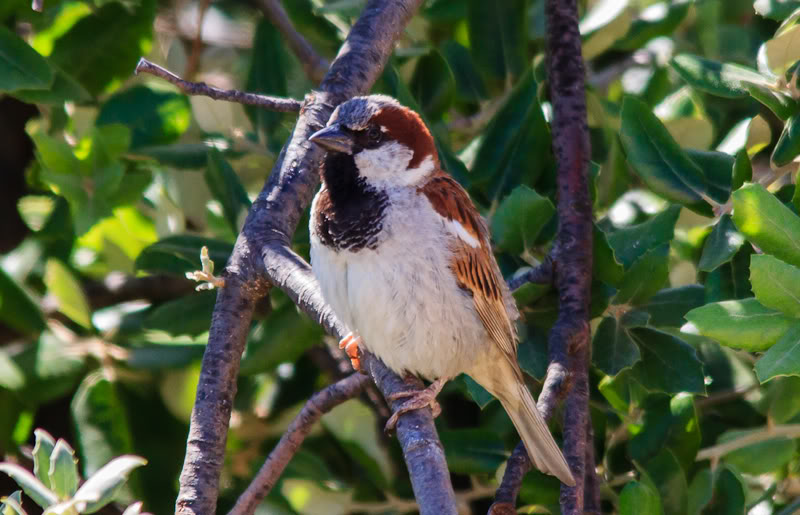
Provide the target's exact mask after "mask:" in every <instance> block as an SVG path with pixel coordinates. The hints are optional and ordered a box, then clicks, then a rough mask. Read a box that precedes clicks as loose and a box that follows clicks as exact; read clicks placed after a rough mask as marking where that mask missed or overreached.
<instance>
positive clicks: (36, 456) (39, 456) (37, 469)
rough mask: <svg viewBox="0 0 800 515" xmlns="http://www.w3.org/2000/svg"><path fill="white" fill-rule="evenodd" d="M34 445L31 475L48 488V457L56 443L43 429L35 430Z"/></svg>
mask: <svg viewBox="0 0 800 515" xmlns="http://www.w3.org/2000/svg"><path fill="white" fill-rule="evenodd" d="M33 434H34V435H36V444H35V445H34V446H33V473H34V475H35V476H36V477H37V478H39V480H40V481H41V482H42V483H43V484H44V485H45V486H46V487H47V488H50V455H51V454H52V453H53V449H54V448H55V446H56V441H55V439H53V437H52V436H51V435H50V433H48V432H47V431H45V430H44V429H41V428H40V429H36V430H35V431H34V432H33Z"/></svg>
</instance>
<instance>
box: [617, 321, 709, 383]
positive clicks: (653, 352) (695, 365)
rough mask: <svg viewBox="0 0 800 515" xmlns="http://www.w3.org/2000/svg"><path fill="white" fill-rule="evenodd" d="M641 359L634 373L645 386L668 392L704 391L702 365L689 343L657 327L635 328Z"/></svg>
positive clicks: (634, 332)
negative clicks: (658, 329)
mask: <svg viewBox="0 0 800 515" xmlns="http://www.w3.org/2000/svg"><path fill="white" fill-rule="evenodd" d="M631 334H632V335H633V337H634V340H635V341H636V343H637V344H638V345H639V350H640V351H641V353H642V359H641V361H639V362H638V363H636V365H634V367H633V374H634V377H635V378H636V380H637V381H639V382H640V383H641V384H642V385H643V386H644V387H645V388H648V389H649V390H653V391H662V392H666V393H678V392H692V393H704V392H705V385H704V381H703V364H702V363H701V362H700V360H699V359H698V358H697V353H696V352H695V350H694V349H693V348H692V347H691V346H690V345H689V344H687V343H686V342H684V341H682V340H680V339H678V338H676V337H674V336H672V335H670V334H667V333H664V332H661V331H657V330H655V329H645V328H639V329H633V330H632V331H631Z"/></svg>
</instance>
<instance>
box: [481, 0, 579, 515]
mask: <svg viewBox="0 0 800 515" xmlns="http://www.w3.org/2000/svg"><path fill="white" fill-rule="evenodd" d="M545 13H546V15H547V20H546V22H547V54H548V77H549V80H550V99H551V103H552V105H553V152H554V154H555V157H556V162H557V163H558V177H557V180H558V219H559V230H558V236H557V239H556V247H555V249H556V255H555V256H554V272H555V285H556V289H557V290H558V294H559V315H558V319H557V320H556V323H555V325H554V326H553V329H552V330H551V331H550V336H549V339H548V344H549V354H550V366H549V367H548V371H547V378H546V379H545V384H544V388H543V390H542V393H541V395H540V396H539V401H538V408H539V410H540V411H541V412H542V414H543V416H545V417H546V418H549V417H550V416H551V415H552V412H553V408H554V407H555V404H556V402H557V400H558V399H559V398H560V397H561V396H562V395H563V393H564V391H565V390H566V389H567V388H566V387H567V386H569V393H568V396H567V402H566V410H565V417H564V418H565V420H564V444H563V450H564V456H565V457H566V459H567V462H568V463H569V465H570V468H571V469H572V474H573V476H574V477H575V480H576V482H577V484H576V485H575V486H574V487H567V486H562V489H561V512H562V513H563V514H564V515H577V514H580V513H583V508H584V482H585V473H586V469H587V467H592V470H593V467H594V464H593V463H587V462H586V459H587V452H586V441H587V436H586V428H587V421H588V410H589V404H588V402H589V382H588V363H589V350H590V349H589V300H590V294H591V270H592V204H591V198H590V195H589V183H588V177H587V175H588V164H589V157H590V155H591V150H590V145H589V132H588V127H587V121H586V97H585V86H584V65H583V58H582V56H581V39H580V34H579V32H578V8H577V1H576V0H547V3H546V4H545ZM530 467H531V464H530V461H529V459H528V457H527V454H526V453H525V452H524V449H523V448H522V446H521V445H519V446H517V449H515V451H514V453H513V454H512V457H511V459H510V460H509V464H508V466H507V468H506V473H505V476H504V477H503V481H502V483H501V486H500V488H499V489H498V491H497V495H496V497H495V504H493V505H492V508H491V509H490V513H494V514H500V513H504V512H503V511H501V510H507V509H509V507H510V508H511V509H513V506H514V504H515V503H516V497H517V493H518V492H519V487H520V485H521V483H522V476H524V474H525V473H526V472H527V471H528V470H530Z"/></svg>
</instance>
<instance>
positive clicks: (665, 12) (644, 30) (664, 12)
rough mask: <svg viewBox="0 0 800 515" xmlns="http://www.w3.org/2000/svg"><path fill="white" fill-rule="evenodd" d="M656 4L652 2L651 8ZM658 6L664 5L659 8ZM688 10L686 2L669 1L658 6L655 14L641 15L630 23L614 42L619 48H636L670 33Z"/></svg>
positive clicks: (615, 46)
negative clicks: (622, 34) (624, 32)
mask: <svg viewBox="0 0 800 515" xmlns="http://www.w3.org/2000/svg"><path fill="white" fill-rule="evenodd" d="M656 5H657V4H653V5H652V6H651V9H652V8H653V7H655V6H656ZM660 7H666V8H665V9H660ZM688 12H689V4H688V3H671V4H670V5H669V6H668V7H667V6H666V5H664V4H662V5H660V6H658V10H657V11H656V13H653V14H655V15H651V16H647V17H641V18H639V19H637V20H634V22H633V23H632V24H631V28H630V29H629V30H628V33H627V34H626V35H625V36H624V37H622V38H620V39H619V41H617V42H616V43H615V44H614V48H616V49H619V50H631V51H633V50H638V49H639V48H641V47H644V45H645V43H647V42H648V41H650V40H651V39H653V38H657V37H659V36H666V35H670V34H672V33H673V32H674V30H675V29H676V28H677V27H678V25H680V23H681V22H682V21H683V19H684V18H685V17H686V13H688Z"/></svg>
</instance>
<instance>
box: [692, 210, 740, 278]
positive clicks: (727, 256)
mask: <svg viewBox="0 0 800 515" xmlns="http://www.w3.org/2000/svg"><path fill="white" fill-rule="evenodd" d="M743 244H744V236H743V235H742V234H741V233H740V232H739V231H737V230H736V226H735V225H734V224H733V219H732V218H731V216H730V215H727V214H725V215H722V216H721V217H720V219H719V221H718V222H717V223H716V225H714V228H713V229H712V230H711V234H709V235H708V237H707V238H706V241H705V243H704V244H703V254H702V255H701V256H700V261H699V263H698V264H697V268H698V269H700V270H702V271H704V272H710V271H712V270H714V269H716V268H717V267H719V266H720V265H722V264H724V263H727V262H729V261H730V260H731V259H733V256H734V255H736V253H737V252H738V251H739V249H740V248H741V247H742V245H743Z"/></svg>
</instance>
